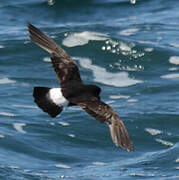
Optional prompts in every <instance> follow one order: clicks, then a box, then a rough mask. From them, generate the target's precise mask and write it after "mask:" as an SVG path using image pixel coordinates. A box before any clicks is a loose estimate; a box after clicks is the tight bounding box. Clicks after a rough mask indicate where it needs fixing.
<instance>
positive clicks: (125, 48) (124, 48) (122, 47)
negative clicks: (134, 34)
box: [119, 42, 131, 51]
mask: <svg viewBox="0 0 179 180" xmlns="http://www.w3.org/2000/svg"><path fill="white" fill-rule="evenodd" d="M119 48H120V50H121V51H131V47H130V46H129V45H128V44H126V43H124V42H121V43H120V45H119Z"/></svg>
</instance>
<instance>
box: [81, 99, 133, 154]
mask: <svg viewBox="0 0 179 180" xmlns="http://www.w3.org/2000/svg"><path fill="white" fill-rule="evenodd" d="M78 105H79V106H80V107H81V108H82V109H83V110H85V111H86V112H87V113H88V114H90V115H91V116H93V117H94V118H95V119H96V120H98V121H100V122H102V123H104V122H106V123H107V124H108V125H109V129H110V133H111V137H112V140H113V142H114V143H115V144H116V146H120V147H122V148H124V149H127V150H128V151H133V144H132V141H131V140H130V137H129V134H128V132H127V130H126V128H125V126H124V124H123V122H122V120H121V119H120V117H119V116H118V114H117V113H116V112H115V111H114V110H113V109H112V108H111V107H110V106H109V105H107V104H105V103H104V102H102V101H99V100H97V99H95V100H92V101H88V102H82V103H78Z"/></svg>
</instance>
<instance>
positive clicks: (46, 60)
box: [43, 57, 51, 62]
mask: <svg viewBox="0 0 179 180" xmlns="http://www.w3.org/2000/svg"><path fill="white" fill-rule="evenodd" d="M43 61H44V62H51V59H50V57H44V58H43Z"/></svg>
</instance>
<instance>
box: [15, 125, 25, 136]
mask: <svg viewBox="0 0 179 180" xmlns="http://www.w3.org/2000/svg"><path fill="white" fill-rule="evenodd" d="M24 126H26V124H25V123H14V124H13V127H14V129H15V130H16V131H18V132H20V133H22V134H25V133H26V131H24V130H23V127H24Z"/></svg>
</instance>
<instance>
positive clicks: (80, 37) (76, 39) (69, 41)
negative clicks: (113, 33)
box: [62, 31, 107, 47]
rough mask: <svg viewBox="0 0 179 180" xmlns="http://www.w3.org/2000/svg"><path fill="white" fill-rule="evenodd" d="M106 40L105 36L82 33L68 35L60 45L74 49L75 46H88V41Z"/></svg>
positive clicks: (87, 32)
mask: <svg viewBox="0 0 179 180" xmlns="http://www.w3.org/2000/svg"><path fill="white" fill-rule="evenodd" d="M106 39H107V35H106V34H102V33H97V32H89V31H84V32H80V33H72V34H70V35H69V36H67V37H66V38H65V39H64V40H63V41H62V44H63V45H64V46H67V47H75V46H82V45H85V44H88V42H89V41H90V40H92V41H104V40H106Z"/></svg>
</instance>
